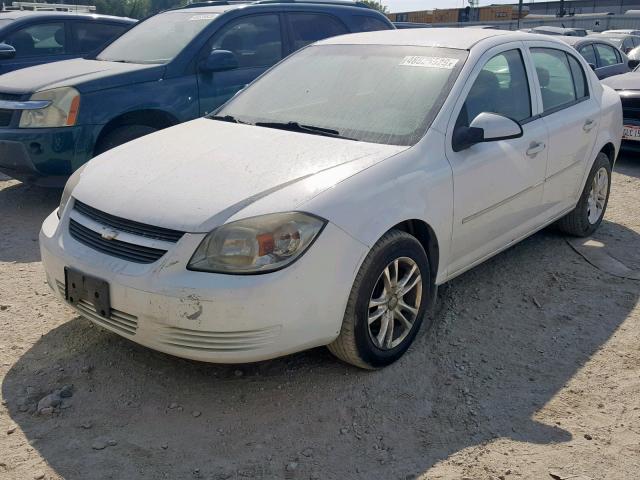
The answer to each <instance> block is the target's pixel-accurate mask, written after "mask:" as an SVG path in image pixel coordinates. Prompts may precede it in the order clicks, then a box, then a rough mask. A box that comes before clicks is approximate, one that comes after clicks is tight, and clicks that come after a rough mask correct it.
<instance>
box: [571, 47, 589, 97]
mask: <svg viewBox="0 0 640 480" xmlns="http://www.w3.org/2000/svg"><path fill="white" fill-rule="evenodd" d="M567 58H568V59H569V67H570V68H571V75H572V76H573V85H574V88H575V90H576V99H578V100H579V99H581V98H584V97H588V96H589V88H588V86H587V77H586V75H585V74H584V70H583V69H582V65H580V62H578V60H576V59H575V58H574V57H573V55H567Z"/></svg>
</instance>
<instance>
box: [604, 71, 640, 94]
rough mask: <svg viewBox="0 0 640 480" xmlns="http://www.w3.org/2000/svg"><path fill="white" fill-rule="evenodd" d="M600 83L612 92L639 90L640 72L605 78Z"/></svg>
mask: <svg viewBox="0 0 640 480" xmlns="http://www.w3.org/2000/svg"><path fill="white" fill-rule="evenodd" d="M602 83H603V84H604V85H607V86H609V87H611V88H613V89H614V90H640V72H629V73H623V74H622V75H614V76H613V77H609V78H605V79H604V80H602Z"/></svg>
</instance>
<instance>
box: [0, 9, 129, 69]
mask: <svg viewBox="0 0 640 480" xmlns="http://www.w3.org/2000/svg"><path fill="white" fill-rule="evenodd" d="M135 23H136V21H135V20H133V19H131V18H121V17H111V16H108V15H93V14H88V13H87V14H82V13H77V14H76V13H63V12H28V11H7V12H0V74H1V73H7V72H10V71H12V70H17V69H19V68H25V67H31V66H33V65H40V64H41V63H49V62H57V61H59V60H68V59H70V58H77V57H83V56H85V55H87V54H89V53H92V52H94V51H96V50H98V49H100V48H102V47H104V46H105V45H106V44H107V43H109V42H111V41H112V40H113V39H114V38H116V37H118V36H120V35H122V34H123V33H124V32H125V31H126V30H127V29H129V27H131V26H132V25H133V24H135Z"/></svg>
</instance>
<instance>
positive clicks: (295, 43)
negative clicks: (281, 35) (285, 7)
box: [285, 12, 349, 53]
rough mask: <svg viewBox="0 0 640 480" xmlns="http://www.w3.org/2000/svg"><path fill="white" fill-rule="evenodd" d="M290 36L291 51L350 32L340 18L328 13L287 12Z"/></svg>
mask: <svg viewBox="0 0 640 480" xmlns="http://www.w3.org/2000/svg"><path fill="white" fill-rule="evenodd" d="M285 18H286V20H287V27H288V34H289V38H290V52H289V53H292V52H295V51H296V50H299V49H301V48H302V47H306V46H307V45H309V44H310V43H313V42H317V41H318V40H322V39H325V38H329V37H335V36H337V35H344V34H345V33H349V29H348V28H347V26H346V25H345V24H344V23H342V21H341V20H340V19H338V18H337V17H334V16H333V15H329V14H326V13H315V12H288V13H286V14H285Z"/></svg>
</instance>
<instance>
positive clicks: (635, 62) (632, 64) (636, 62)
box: [629, 60, 640, 70]
mask: <svg viewBox="0 0 640 480" xmlns="http://www.w3.org/2000/svg"><path fill="white" fill-rule="evenodd" d="M638 65H640V60H629V68H630V69H631V70H633V69H634V68H636V67H637V66H638Z"/></svg>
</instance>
